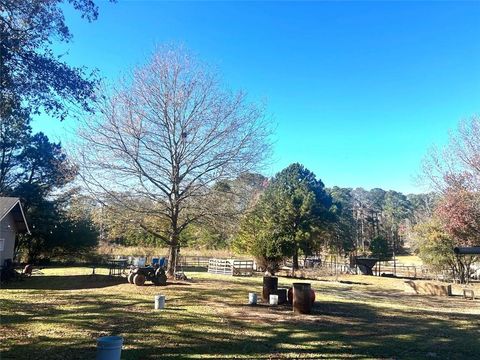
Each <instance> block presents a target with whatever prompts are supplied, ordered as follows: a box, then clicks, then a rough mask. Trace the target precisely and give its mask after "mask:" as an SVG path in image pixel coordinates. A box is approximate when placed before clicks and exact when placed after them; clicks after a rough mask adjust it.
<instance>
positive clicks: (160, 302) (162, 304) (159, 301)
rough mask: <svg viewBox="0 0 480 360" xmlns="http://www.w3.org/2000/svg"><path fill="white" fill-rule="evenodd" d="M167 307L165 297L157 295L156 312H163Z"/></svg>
mask: <svg viewBox="0 0 480 360" xmlns="http://www.w3.org/2000/svg"><path fill="white" fill-rule="evenodd" d="M164 307H165V295H155V310H161V309H163V308H164Z"/></svg>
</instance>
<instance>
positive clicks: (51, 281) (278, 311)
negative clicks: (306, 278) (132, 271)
mask: <svg viewBox="0 0 480 360" xmlns="http://www.w3.org/2000/svg"><path fill="white" fill-rule="evenodd" d="M42 272H43V274H38V275H35V276H33V277H32V278H29V279H25V280H23V281H18V282H14V283H10V284H8V285H7V286H3V288H2V289H1V290H0V304H1V306H0V315H1V326H0V339H1V340H0V351H1V355H0V359H2V360H6V359H94V358H95V339H96V338H97V337H99V336H103V335H111V334H115V335H120V336H123V337H124V338H125V343H124V347H123V352H122V359H172V358H191V359H195V358H216V359H217V358H237V359H239V358H254V359H260V358H263V359H284V358H315V359H429V358H431V359H480V346H479V345H480V340H479V339H480V330H479V329H480V326H479V325H480V324H479V320H480V307H479V305H480V302H479V301H477V300H474V301H468V300H463V298H461V297H460V296H453V297H449V298H446V297H445V298H444V297H432V296H412V295H407V294H404V293H403V287H402V285H403V284H402V281H401V280H399V279H387V278H376V277H365V276H353V275H352V276H348V277H347V276H344V277H341V278H339V280H340V281H335V279H328V278H326V279H323V280H320V281H313V282H312V286H313V288H314V289H315V290H316V293H317V302H316V303H315V307H314V312H313V314H312V315H294V314H293V313H292V311H291V309H290V308H289V307H286V306H285V307H283V306H279V307H269V306H266V305H258V306H256V307H249V306H247V305H246V303H247V300H248V292H252V291H253V292H257V293H258V294H260V292H261V283H262V279H261V277H251V278H239V277H229V276H220V275H215V276H213V275H209V274H207V273H200V272H192V273H187V274H188V275H189V277H191V278H192V280H191V281H189V282H178V283H174V284H170V285H168V286H167V287H154V286H144V287H136V286H134V285H130V284H127V283H126V280H125V279H124V278H109V277H108V276H106V275H105V274H106V273H105V270H103V272H102V271H101V272H100V273H101V274H99V275H95V276H91V275H89V274H90V273H91V269H88V268H54V269H44V270H42ZM291 282H292V280H291V279H287V278H280V279H279V283H280V285H288V284H290V283H291ZM155 294H165V295H166V298H167V303H166V308H165V309H164V310H162V311H154V310H153V299H154V295H155Z"/></svg>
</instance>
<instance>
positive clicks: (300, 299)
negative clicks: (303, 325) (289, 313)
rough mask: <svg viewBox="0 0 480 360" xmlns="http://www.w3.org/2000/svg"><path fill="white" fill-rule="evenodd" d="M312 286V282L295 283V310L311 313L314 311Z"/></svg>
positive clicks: (296, 311) (301, 312)
mask: <svg viewBox="0 0 480 360" xmlns="http://www.w3.org/2000/svg"><path fill="white" fill-rule="evenodd" d="M311 290H312V287H311V285H310V283H293V312H294V313H296V314H310V312H311V311H312V298H311V296H312V291H311Z"/></svg>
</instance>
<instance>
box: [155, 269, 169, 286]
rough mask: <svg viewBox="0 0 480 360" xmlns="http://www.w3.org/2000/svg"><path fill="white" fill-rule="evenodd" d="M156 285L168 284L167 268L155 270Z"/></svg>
mask: <svg viewBox="0 0 480 360" xmlns="http://www.w3.org/2000/svg"><path fill="white" fill-rule="evenodd" d="M153 283H154V284H155V285H156V286H159V285H161V286H165V285H167V275H166V274H165V270H163V269H162V268H159V269H157V271H155V281H154V282H153Z"/></svg>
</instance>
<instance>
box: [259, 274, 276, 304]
mask: <svg viewBox="0 0 480 360" xmlns="http://www.w3.org/2000/svg"><path fill="white" fill-rule="evenodd" d="M277 288H278V278H277V277H274V276H264V277H263V291H262V300H263V301H264V302H267V303H268V301H269V298H270V294H272V293H273V291H275V290H277Z"/></svg>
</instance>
